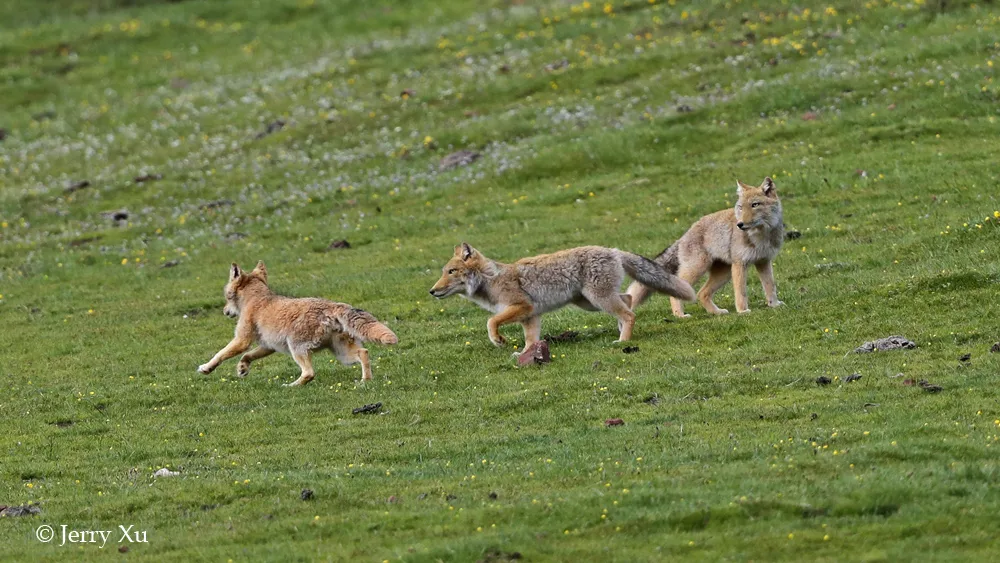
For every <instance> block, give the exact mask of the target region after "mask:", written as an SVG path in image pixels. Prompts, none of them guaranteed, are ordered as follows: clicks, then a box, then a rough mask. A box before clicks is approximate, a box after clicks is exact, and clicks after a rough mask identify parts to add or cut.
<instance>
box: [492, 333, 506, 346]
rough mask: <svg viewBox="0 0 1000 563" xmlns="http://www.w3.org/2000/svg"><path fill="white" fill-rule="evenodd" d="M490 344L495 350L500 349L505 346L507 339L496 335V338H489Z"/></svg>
mask: <svg viewBox="0 0 1000 563" xmlns="http://www.w3.org/2000/svg"><path fill="white" fill-rule="evenodd" d="M490 342H492V343H493V345H494V346H496V347H497V348H501V347H503V346H505V345H506V344H507V339H506V338H504V337H503V335H502V334H498V335H497V337H496V338H493V337H492V336H491V337H490Z"/></svg>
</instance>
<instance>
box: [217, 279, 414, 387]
mask: <svg viewBox="0 0 1000 563" xmlns="http://www.w3.org/2000/svg"><path fill="white" fill-rule="evenodd" d="M225 295H226V306H225V308H224V309H223V313H225V314H226V316H228V317H238V318H239V321H238V322H237V324H236V336H235V337H234V338H233V340H232V342H230V343H229V344H228V345H226V347H225V348H223V349H222V350H221V351H219V353H218V354H216V355H215V357H214V358H212V359H211V360H209V361H208V363H205V364H202V365H201V366H199V367H198V371H199V372H201V373H205V374H207V373H212V370H214V369H215V368H216V367H218V365H219V364H220V363H222V362H224V361H226V360H228V359H229V358H232V357H233V356H235V355H237V354H241V353H243V352H244V351H246V350H247V348H249V347H250V345H251V344H252V343H253V342H254V341H257V343H258V346H257V347H256V348H254V349H253V350H250V351H249V352H247V353H246V354H243V357H242V358H240V363H239V364H238V365H237V366H236V375H238V376H239V377H245V376H246V375H247V373H249V372H250V362H252V361H254V360H259V359H261V358H263V357H266V356H270V355H271V354H273V353H274V352H281V353H284V354H290V355H291V356H292V359H294V360H295V363H296V364H298V365H299V368H301V369H302V374H301V375H300V376H299V378H298V379H296V380H295V381H294V382H292V383H287V384H286V386H291V385H305V384H306V383H309V382H310V381H312V379H313V377H314V376H315V374H314V372H313V366H312V353H313V352H315V351H316V350H321V349H324V348H326V349H330V350H332V351H333V353H334V354H335V355H336V356H337V359H338V360H340V363H342V364H344V365H350V364H356V363H358V362H360V363H361V378H362V380H369V379H371V378H372V367H371V362H369V361H368V350H365V349H364V347H362V346H361V343H362V342H378V343H380V344H395V343H397V342H399V339H398V338H396V335H395V334H393V332H392V331H391V330H389V327H387V326H385V325H384V324H382V323H380V322H378V320H376V319H375V317H373V316H372V315H371V314H370V313H368V312H366V311H363V310H361V309H355V308H354V307H351V306H350V305H348V304H346V303H334V302H333V301H327V300H326V299H315V298H304V299H296V298H291V297H283V296H281V295H277V294H275V293H274V292H272V291H271V289H270V288H269V287H268V286H267V268H266V267H265V266H264V262H258V263H257V267H256V268H254V269H253V271H251V272H249V273H246V272H243V271H241V270H240V267H239V266H237V265H236V263H235V262H233V265H232V269H231V270H230V272H229V283H227V284H226V288H225Z"/></svg>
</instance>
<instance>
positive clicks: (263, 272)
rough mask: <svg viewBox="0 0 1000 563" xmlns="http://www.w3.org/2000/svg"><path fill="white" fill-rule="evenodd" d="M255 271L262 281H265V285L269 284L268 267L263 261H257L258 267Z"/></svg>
mask: <svg viewBox="0 0 1000 563" xmlns="http://www.w3.org/2000/svg"><path fill="white" fill-rule="evenodd" d="M253 271H254V272H256V273H257V275H258V276H260V278H261V279H262V280H264V283H267V266H265V265H264V261H263V260H258V261H257V267H256V268H254V269H253Z"/></svg>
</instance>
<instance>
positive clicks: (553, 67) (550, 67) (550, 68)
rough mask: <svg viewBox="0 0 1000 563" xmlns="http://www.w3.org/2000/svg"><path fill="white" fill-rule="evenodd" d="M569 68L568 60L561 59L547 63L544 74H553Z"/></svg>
mask: <svg viewBox="0 0 1000 563" xmlns="http://www.w3.org/2000/svg"><path fill="white" fill-rule="evenodd" d="M568 66H569V59H563V60H561V61H556V62H554V63H549V64H547V65H545V72H555V71H557V70H560V69H564V68H566V67H568Z"/></svg>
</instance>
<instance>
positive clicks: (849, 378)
mask: <svg viewBox="0 0 1000 563" xmlns="http://www.w3.org/2000/svg"><path fill="white" fill-rule="evenodd" d="M859 379H861V374H860V373H852V374H851V375H848V376H847V377H845V378H844V381H845V382H847V383H850V382H852V381H857V380H859Z"/></svg>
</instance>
